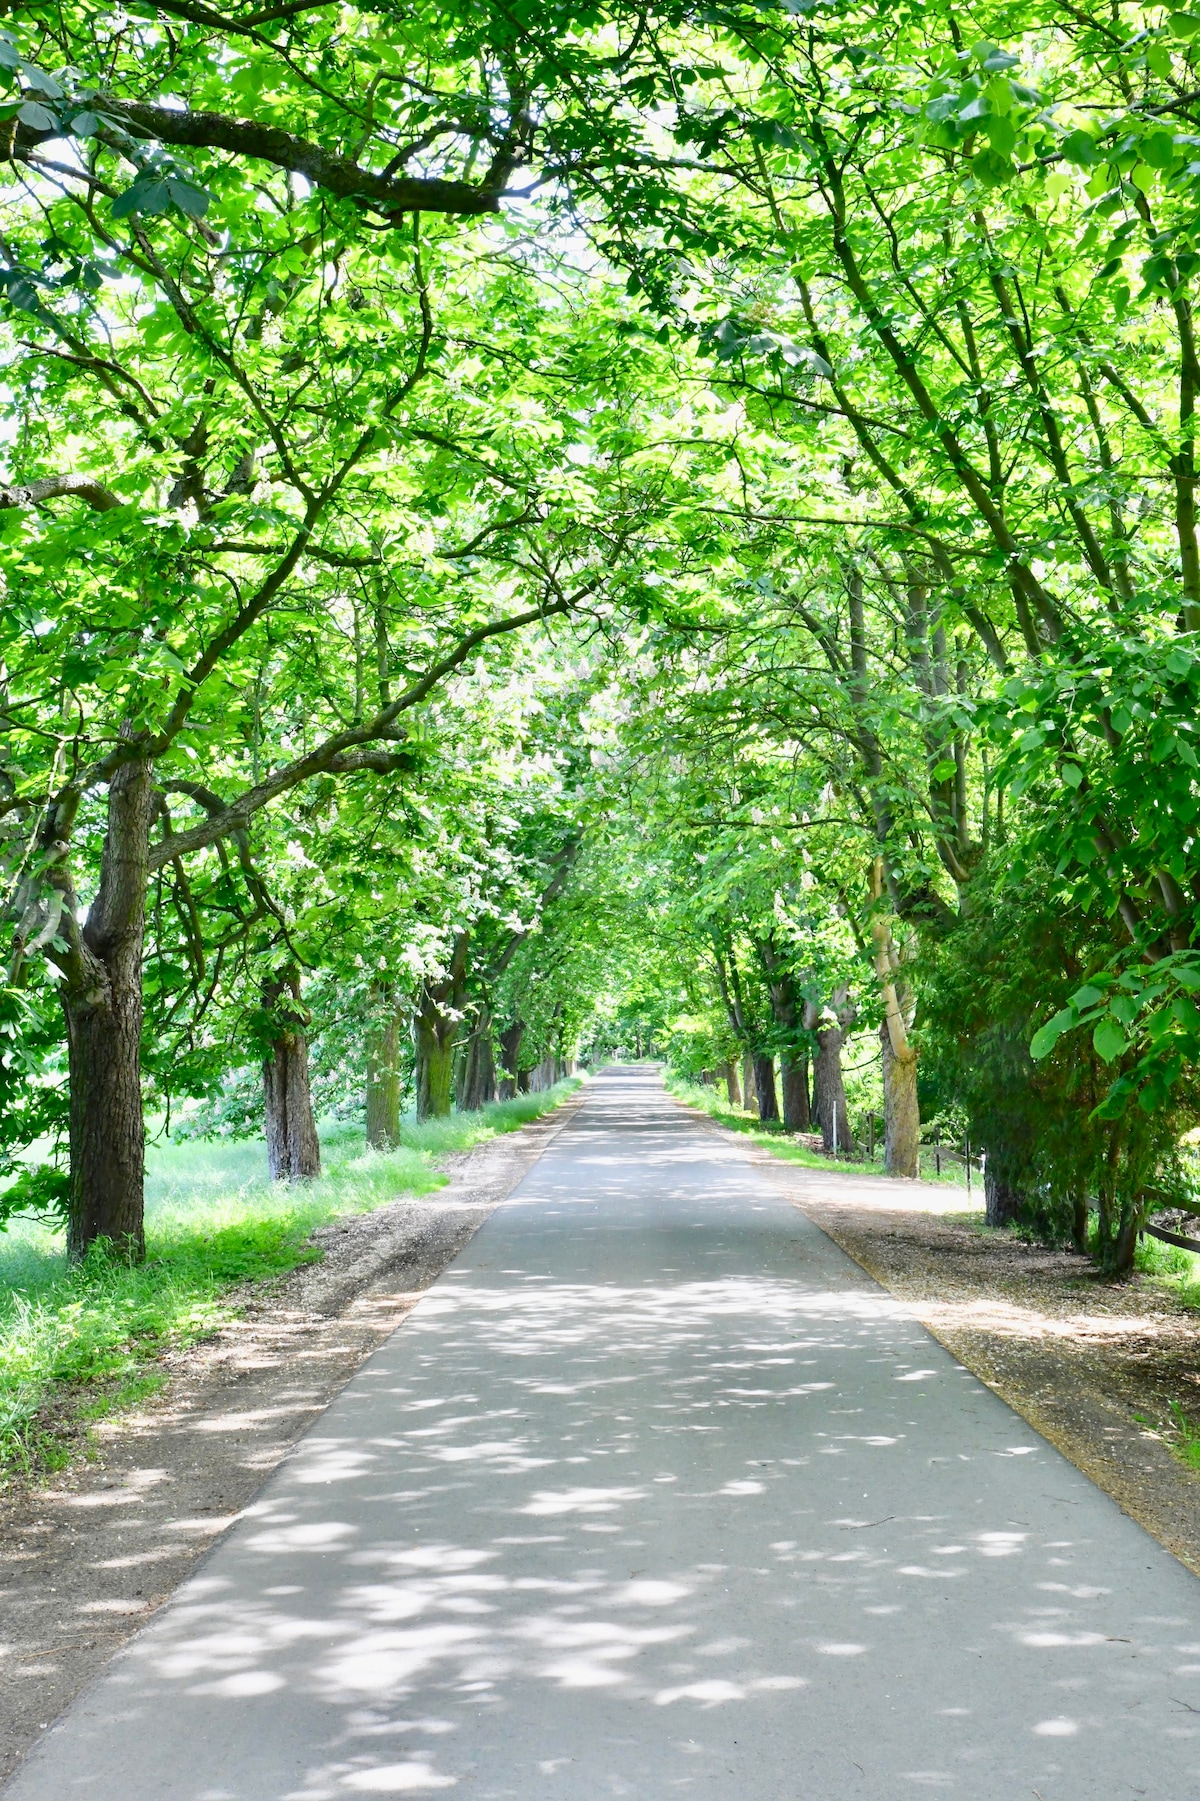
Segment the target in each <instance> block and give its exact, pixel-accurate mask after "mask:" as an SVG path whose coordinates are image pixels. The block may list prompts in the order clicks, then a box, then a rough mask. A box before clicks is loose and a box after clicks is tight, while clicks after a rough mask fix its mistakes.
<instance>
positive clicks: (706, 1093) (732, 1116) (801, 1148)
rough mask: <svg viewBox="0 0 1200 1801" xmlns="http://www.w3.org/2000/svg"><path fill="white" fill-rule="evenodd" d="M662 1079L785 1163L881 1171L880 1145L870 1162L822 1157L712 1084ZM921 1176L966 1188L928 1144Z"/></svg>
mask: <svg viewBox="0 0 1200 1801" xmlns="http://www.w3.org/2000/svg"><path fill="white" fill-rule="evenodd" d="M663 1081H664V1082H665V1084H666V1087H667V1091H668V1093H670V1094H673V1095H674V1096H675V1097H676V1099H677V1100H681V1101H685V1102H686V1103H687V1105H688V1106H689V1107H697V1108H699V1110H700V1111H701V1112H702V1113H707V1114H708V1115H709V1117H710V1118H712V1119H716V1120H719V1121H720V1122H721V1124H722V1125H723V1126H729V1127H730V1128H731V1129H732V1130H733V1131H735V1132H741V1133H743V1134H744V1135H745V1136H746V1137H747V1138H749V1139H750V1140H751V1141H752V1142H753V1143H754V1144H761V1145H764V1146H765V1147H766V1149H767V1150H769V1151H770V1152H771V1153H772V1154H773V1155H774V1156H776V1157H781V1158H782V1159H783V1161H784V1162H785V1163H800V1164H802V1165H803V1166H804V1168H805V1169H840V1170H842V1171H844V1172H845V1173H846V1174H847V1175H854V1176H864V1175H883V1173H884V1164H883V1147H882V1146H880V1147H879V1148H878V1149H877V1151H876V1154H875V1159H874V1162H872V1161H871V1160H870V1159H869V1158H868V1157H867V1156H866V1155H865V1153H864V1155H863V1156H862V1157H856V1158H853V1159H851V1158H848V1157H825V1156H822V1154H821V1153H820V1152H819V1151H810V1150H809V1149H808V1146H807V1145H803V1144H797V1143H796V1141H795V1139H794V1138H792V1137H790V1136H789V1135H788V1134H787V1133H786V1132H785V1131H784V1129H783V1127H782V1126H777V1125H766V1126H764V1125H763V1123H762V1121H761V1120H760V1119H759V1118H758V1116H757V1114H754V1113H748V1112H747V1111H746V1109H745V1108H744V1107H732V1106H730V1104H729V1102H728V1100H727V1099H726V1098H725V1096H724V1095H723V1094H722V1093H721V1092H720V1090H719V1089H716V1088H702V1087H701V1086H700V1084H699V1083H698V1082H689V1081H688V1080H687V1079H686V1077H684V1076H678V1075H676V1074H675V1073H674V1072H673V1071H672V1070H664V1072H663ZM921 1179H922V1181H924V1182H934V1181H936V1182H940V1183H942V1184H943V1185H945V1186H947V1187H956V1188H961V1189H962V1191H963V1195H964V1198H965V1196H966V1192H967V1182H966V1176H965V1174H964V1173H963V1171H962V1170H961V1169H960V1168H958V1166H957V1165H955V1166H954V1167H953V1168H950V1169H947V1168H946V1167H945V1166H943V1171H942V1174H941V1175H940V1176H938V1175H937V1174H936V1173H935V1169H934V1153H933V1151H932V1149H930V1147H929V1146H925V1147H923V1149H922V1151H921ZM979 1204H980V1206H981V1207H982V1205H983V1195H982V1182H980V1202H979Z"/></svg>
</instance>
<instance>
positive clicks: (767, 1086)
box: [754, 1056, 779, 1120]
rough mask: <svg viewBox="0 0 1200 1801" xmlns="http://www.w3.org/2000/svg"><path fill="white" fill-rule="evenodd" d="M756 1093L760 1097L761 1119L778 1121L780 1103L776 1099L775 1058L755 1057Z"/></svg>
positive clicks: (759, 1115) (759, 1112)
mask: <svg viewBox="0 0 1200 1801" xmlns="http://www.w3.org/2000/svg"><path fill="white" fill-rule="evenodd" d="M754 1092H755V1094H756V1095H757V1096H758V1117H759V1119H761V1120H776V1119H778V1118H779V1103H778V1101H777V1100H776V1098H775V1060H774V1058H773V1057H760V1056H756V1057H755V1059H754Z"/></svg>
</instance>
